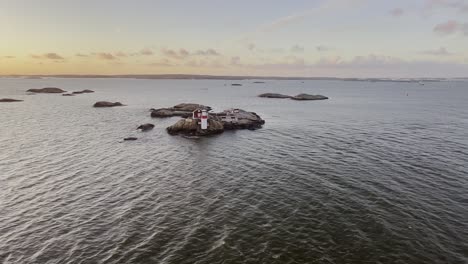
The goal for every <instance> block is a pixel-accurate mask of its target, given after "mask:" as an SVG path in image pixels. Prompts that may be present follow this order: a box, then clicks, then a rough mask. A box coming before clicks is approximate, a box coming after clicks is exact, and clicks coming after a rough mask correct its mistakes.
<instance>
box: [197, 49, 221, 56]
mask: <svg viewBox="0 0 468 264" xmlns="http://www.w3.org/2000/svg"><path fill="white" fill-rule="evenodd" d="M195 55H201V56H220V55H221V54H219V52H217V51H216V50H214V49H207V50H198V51H196V52H195Z"/></svg>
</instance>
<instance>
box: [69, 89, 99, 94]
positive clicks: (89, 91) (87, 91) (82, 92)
mask: <svg viewBox="0 0 468 264" xmlns="http://www.w3.org/2000/svg"><path fill="white" fill-rule="evenodd" d="M84 93H94V91H92V90H88V89H86V90H83V91H76V92H73V94H84Z"/></svg>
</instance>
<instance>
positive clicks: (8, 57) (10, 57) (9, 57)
mask: <svg viewBox="0 0 468 264" xmlns="http://www.w3.org/2000/svg"><path fill="white" fill-rule="evenodd" d="M3 58H5V59H14V58H16V57H15V56H3Z"/></svg>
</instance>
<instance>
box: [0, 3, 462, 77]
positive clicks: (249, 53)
mask: <svg viewBox="0 0 468 264" xmlns="http://www.w3.org/2000/svg"><path fill="white" fill-rule="evenodd" d="M0 36H1V41H0V75H11V74H17V75H54V74H104V75H112V74H210V75H251V76H285V77H290V76H298V77H361V78H363V77H390V78H411V77H414V78H419V77H442V78H443V77H467V76H468V0H392V1H387V0H308V1H306V0H288V1H284V0H281V1H280V0H249V1H246V0H236V1H224V0H197V1H193V0H185V1H182V0H134V1H127V0H99V1H96V0H81V1H71V0H41V1H36V0H0Z"/></svg>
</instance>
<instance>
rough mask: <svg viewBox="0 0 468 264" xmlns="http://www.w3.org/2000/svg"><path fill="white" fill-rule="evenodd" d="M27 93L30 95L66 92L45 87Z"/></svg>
mask: <svg viewBox="0 0 468 264" xmlns="http://www.w3.org/2000/svg"><path fill="white" fill-rule="evenodd" d="M27 92H31V93H65V92H66V91H64V90H62V89H60V88H56V87H45V88H40V89H29V90H27Z"/></svg>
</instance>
